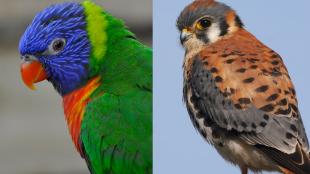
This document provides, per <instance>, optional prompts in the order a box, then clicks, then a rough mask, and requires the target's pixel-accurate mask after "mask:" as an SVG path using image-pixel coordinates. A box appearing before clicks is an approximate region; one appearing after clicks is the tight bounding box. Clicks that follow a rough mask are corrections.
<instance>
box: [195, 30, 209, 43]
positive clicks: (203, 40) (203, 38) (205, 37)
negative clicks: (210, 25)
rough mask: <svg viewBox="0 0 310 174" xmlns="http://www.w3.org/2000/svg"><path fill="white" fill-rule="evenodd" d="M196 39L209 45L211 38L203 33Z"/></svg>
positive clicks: (198, 34) (197, 35)
mask: <svg viewBox="0 0 310 174" xmlns="http://www.w3.org/2000/svg"><path fill="white" fill-rule="evenodd" d="M196 37H197V38H198V39H199V40H201V41H202V42H204V43H209V38H208V37H207V36H206V35H205V33H203V32H199V33H197V34H196Z"/></svg>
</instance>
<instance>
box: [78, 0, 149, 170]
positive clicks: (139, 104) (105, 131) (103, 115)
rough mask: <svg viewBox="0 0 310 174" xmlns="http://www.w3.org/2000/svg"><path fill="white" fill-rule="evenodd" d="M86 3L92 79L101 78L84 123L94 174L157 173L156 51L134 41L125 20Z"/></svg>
mask: <svg viewBox="0 0 310 174" xmlns="http://www.w3.org/2000/svg"><path fill="white" fill-rule="evenodd" d="M83 5H84V8H85V14H86V15H90V14H91V15H93V16H92V17H89V16H87V23H88V25H89V26H88V27H87V30H88V32H89V37H90V40H91V44H95V45H92V54H91V58H90V59H91V61H90V66H89V68H90V72H91V77H94V76H101V79H102V80H101V85H100V86H99V87H98V88H97V89H96V91H95V92H94V93H93V94H92V95H91V102H89V103H88V105H87V107H86V110H85V115H84V118H83V120H82V126H81V135H80V138H81V142H82V144H83V147H84V151H85V157H86V158H87V160H88V164H89V168H90V170H91V172H92V173H93V174H105V173H113V174H131V173H136V174H146V173H152V51H151V49H150V48H148V47H146V46H144V45H142V44H141V43H140V42H138V41H137V40H135V39H133V37H134V35H133V34H132V33H131V32H130V31H128V30H127V29H126V27H125V26H124V24H123V22H122V21H121V20H119V19H116V18H114V17H113V16H111V15H110V14H108V13H106V12H104V11H103V10H102V9H101V11H100V13H99V14H98V7H99V6H96V5H95V4H93V3H91V2H89V1H86V2H84V3H83ZM92 9H95V10H92ZM95 15H101V17H94V16H95ZM98 20H99V21H98ZM100 20H102V21H100ZM98 22H102V23H103V24H104V25H97V24H95V23H98ZM96 26H98V28H96ZM98 32H101V33H100V34H98ZM95 33H97V34H95ZM94 35H96V36H98V37H99V36H100V37H104V39H99V41H98V38H96V37H92V36H94ZM92 38H93V39H97V41H92ZM105 39H106V40H105ZM98 50H101V51H98ZM102 50H104V51H102Z"/></svg>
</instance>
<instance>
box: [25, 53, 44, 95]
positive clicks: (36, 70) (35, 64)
mask: <svg viewBox="0 0 310 174" xmlns="http://www.w3.org/2000/svg"><path fill="white" fill-rule="evenodd" d="M20 70H21V76H22V79H23V81H24V83H25V85H26V86H28V87H29V88H30V89H32V90H35V89H36V88H35V86H34V83H37V82H40V81H43V80H45V79H46V73H45V71H44V69H43V67H42V65H41V63H40V62H39V61H38V60H37V59H36V58H35V57H34V56H32V55H25V56H22V64H21V68H20Z"/></svg>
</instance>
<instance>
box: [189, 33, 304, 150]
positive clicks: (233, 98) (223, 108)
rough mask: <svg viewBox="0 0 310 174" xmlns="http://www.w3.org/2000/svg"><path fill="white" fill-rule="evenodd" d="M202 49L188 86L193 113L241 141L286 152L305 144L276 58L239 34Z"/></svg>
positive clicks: (289, 89) (288, 83)
mask: <svg viewBox="0 0 310 174" xmlns="http://www.w3.org/2000/svg"><path fill="white" fill-rule="evenodd" d="M234 35H235V36H232V37H229V39H222V40H220V41H218V42H217V43H215V44H212V45H210V46H208V47H205V48H204V49H203V51H201V52H200V53H199V54H198V55H197V56H196V57H195V58H194V59H193V63H192V69H191V73H190V75H189V76H190V79H189V84H188V85H189V86H190V88H191V89H192V91H193V95H195V97H196V98H198V100H197V106H199V109H200V110H201V111H202V112H203V113H204V114H205V115H207V116H208V117H210V119H211V120H213V121H214V122H215V123H216V124H217V125H218V126H219V127H221V128H224V129H227V130H234V131H237V132H238V133H239V136H240V137H241V138H242V139H244V140H245V141H246V142H247V143H249V144H253V145H257V144H258V145H263V146H266V147H271V148H274V149H277V150H279V151H280V152H285V153H288V154H291V153H293V152H295V148H296V145H297V144H298V143H299V144H301V148H302V149H303V150H304V151H305V152H307V153H308V152H309V145H308V140H307V137H306V135H305V130H304V127H303V123H302V120H301V118H300V114H299V111H298V108H297V100H296V97H295V90H294V87H293V84H292V82H291V80H290V78H289V75H288V72H287V70H286V68H285V66H284V64H283V61H282V59H281V57H280V56H279V55H278V54H277V53H275V52H274V51H272V50H271V49H269V48H268V47H266V46H265V45H263V44H262V43H260V42H259V41H258V40H257V39H256V38H255V37H254V36H252V35H251V34H250V33H248V32H246V31H245V30H241V31H239V33H237V34H234Z"/></svg>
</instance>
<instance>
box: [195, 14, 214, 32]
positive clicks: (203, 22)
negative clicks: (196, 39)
mask: <svg viewBox="0 0 310 174" xmlns="http://www.w3.org/2000/svg"><path fill="white" fill-rule="evenodd" d="M210 26H211V20H210V19H209V18H207V17H204V18H202V19H200V20H199V21H198V22H197V23H196V26H195V27H196V28H197V29H198V30H205V29H207V28H208V27H210Z"/></svg>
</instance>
